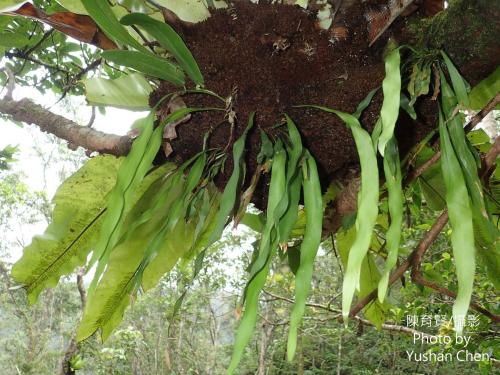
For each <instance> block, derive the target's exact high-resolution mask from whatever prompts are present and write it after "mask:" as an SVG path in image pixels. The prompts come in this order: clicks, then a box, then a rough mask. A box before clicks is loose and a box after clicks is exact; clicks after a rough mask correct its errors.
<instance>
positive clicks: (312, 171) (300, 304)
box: [287, 152, 323, 361]
mask: <svg viewBox="0 0 500 375" xmlns="http://www.w3.org/2000/svg"><path fill="white" fill-rule="evenodd" d="M303 171H304V179H303V181H304V182H303V187H304V209H305V211H306V231H305V234H304V238H303V240H302V244H301V247H300V264H299V267H298V269H297V273H296V275H295V304H294V305H293V310H292V314H291V316H290V330H289V333H288V345H287V354H288V360H289V361H291V360H292V359H293V357H294V355H295V349H296V347H297V331H298V328H299V325H300V322H301V321H302V317H303V315H304V311H305V307H306V301H307V296H308V295H309V291H310V289H311V280H312V275H313V265H314V259H315V258H316V254H317V252H318V248H319V245H320V242H321V231H322V224H323V200H322V196H321V184H320V181H319V176H318V168H317V167H316V162H315V161H314V159H313V157H312V156H311V155H310V154H309V152H307V153H306V159H305V166H304V168H303Z"/></svg>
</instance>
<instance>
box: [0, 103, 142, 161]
mask: <svg viewBox="0 0 500 375" xmlns="http://www.w3.org/2000/svg"><path fill="white" fill-rule="evenodd" d="M0 113H3V114H6V115H9V116H10V117H11V118H12V119H13V120H15V121H20V122H25V123H28V124H34V125H36V126H38V127H39V128H40V130H42V131H44V132H46V133H50V134H53V135H55V136H56V137H58V138H61V139H64V140H66V141H68V143H69V146H70V147H75V148H76V147H83V148H84V149H86V150H87V151H89V152H94V151H95V152H99V153H103V154H110V155H115V156H123V155H127V154H128V152H129V150H130V147H131V145H132V140H131V139H130V138H129V137H127V136H118V135H114V134H106V133H103V132H100V131H98V130H94V129H92V128H89V127H84V126H80V125H78V124H77V123H76V122H74V121H71V120H69V119H67V118H65V117H63V116H59V115H56V114H55V113H52V112H50V111H49V110H47V109H45V108H43V107H42V106H40V105H38V104H36V103H34V102H33V101H31V100H30V99H27V98H24V99H21V100H19V101H15V100H11V99H9V98H3V99H0Z"/></svg>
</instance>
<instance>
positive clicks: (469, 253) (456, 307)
mask: <svg viewBox="0 0 500 375" xmlns="http://www.w3.org/2000/svg"><path fill="white" fill-rule="evenodd" d="M439 137H440V143H441V169H442V172H443V177H444V183H445V186H446V204H447V206H448V213H449V217H450V224H451V228H452V233H451V243H452V245H453V256H454V258H455V266H456V270H457V279H458V293H457V298H456V300H455V303H454V304H453V320H454V324H455V330H456V331H457V333H458V334H459V335H461V334H462V330H463V321H464V319H465V317H466V314H467V310H468V309H469V303H470V300H471V296H472V287H473V283H474V273H475V254H474V252H475V247H474V231H473V226H472V211H471V207H470V199H469V194H468V192H467V187H466V184H465V178H464V175H463V173H462V168H461V167H460V163H459V161H458V159H457V155H456V154H455V150H454V149H453V146H452V143H451V140H450V136H449V133H448V129H447V127H446V124H445V122H444V120H443V115H442V113H441V111H440V113H439Z"/></svg>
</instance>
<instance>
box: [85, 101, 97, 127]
mask: <svg viewBox="0 0 500 375" xmlns="http://www.w3.org/2000/svg"><path fill="white" fill-rule="evenodd" d="M95 114H96V111H95V105H93V106H92V112H91V114H90V119H89V122H88V123H87V128H91V127H92V125H94V121H95Z"/></svg>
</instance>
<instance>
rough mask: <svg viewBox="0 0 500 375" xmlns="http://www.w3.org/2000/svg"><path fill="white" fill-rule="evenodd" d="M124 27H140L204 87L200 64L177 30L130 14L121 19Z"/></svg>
mask: <svg viewBox="0 0 500 375" xmlns="http://www.w3.org/2000/svg"><path fill="white" fill-rule="evenodd" d="M121 23H122V24H124V25H128V26H130V25H139V26H141V27H142V28H143V29H144V30H145V31H146V32H147V33H148V34H150V35H151V36H152V37H153V38H154V39H155V40H156V41H157V42H159V43H160V44H161V45H162V46H163V47H165V48H166V49H167V51H169V52H170V53H171V54H172V55H173V56H174V58H175V59H176V60H177V62H178V63H179V65H180V66H181V67H182V68H183V69H184V71H185V72H186V74H187V75H188V76H189V77H190V78H191V79H192V80H193V82H194V83H196V84H197V85H203V83H204V82H203V76H202V74H201V71H200V68H199V67H198V64H196V61H195V59H194V57H193V55H192V54H191V52H190V51H189V49H188V48H187V47H186V45H185V44H184V41H183V40H182V39H181V37H180V36H179V35H178V34H177V33H176V32H175V30H174V29H173V28H172V27H170V26H169V25H167V24H166V23H164V22H161V21H157V20H155V19H153V18H151V17H149V16H147V15H145V14H140V13H134V14H129V15H127V16H125V17H123V18H122V19H121Z"/></svg>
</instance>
